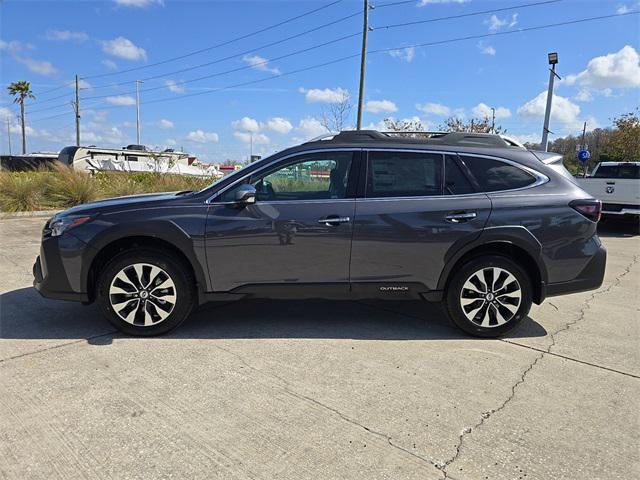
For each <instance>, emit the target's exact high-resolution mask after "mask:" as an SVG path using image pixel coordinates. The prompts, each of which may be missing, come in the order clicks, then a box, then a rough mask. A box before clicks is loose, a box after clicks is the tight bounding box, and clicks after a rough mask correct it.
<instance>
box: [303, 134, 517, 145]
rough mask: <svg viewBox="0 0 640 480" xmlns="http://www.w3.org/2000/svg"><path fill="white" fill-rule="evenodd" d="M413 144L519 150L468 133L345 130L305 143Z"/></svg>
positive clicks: (502, 141) (510, 142) (504, 139)
mask: <svg viewBox="0 0 640 480" xmlns="http://www.w3.org/2000/svg"><path fill="white" fill-rule="evenodd" d="M316 142H322V143H325V142H331V143H341V144H344V143H404V144H407V143H415V144H423V145H447V146H461V147H488V148H519V149H523V148H524V146H523V145H521V144H520V143H518V142H517V141H515V140H513V139H511V138H509V137H503V136H501V135H497V134H491V133H469V132H379V131H377V130H345V131H342V132H340V133H338V134H333V133H332V134H327V135H323V136H321V137H317V138H314V139H313V140H310V141H309V142H307V143H316Z"/></svg>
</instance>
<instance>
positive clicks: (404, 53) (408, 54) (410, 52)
mask: <svg viewBox="0 0 640 480" xmlns="http://www.w3.org/2000/svg"><path fill="white" fill-rule="evenodd" d="M389 55H391V56H392V57H393V58H399V59H400V60H403V61H405V62H407V63H411V62H412V61H413V58H414V57H415V56H416V49H415V47H405V48H399V49H397V50H391V51H390V52H389Z"/></svg>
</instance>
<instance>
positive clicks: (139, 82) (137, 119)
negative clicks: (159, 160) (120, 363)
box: [136, 80, 142, 145]
mask: <svg viewBox="0 0 640 480" xmlns="http://www.w3.org/2000/svg"><path fill="white" fill-rule="evenodd" d="M141 83H142V81H141V80H136V144H138V145H140V84H141Z"/></svg>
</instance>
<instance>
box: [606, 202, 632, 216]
mask: <svg viewBox="0 0 640 480" xmlns="http://www.w3.org/2000/svg"><path fill="white" fill-rule="evenodd" d="M602 214H603V215H640V205H625V204H623V203H603V204H602Z"/></svg>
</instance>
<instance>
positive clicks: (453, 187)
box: [444, 155, 475, 195]
mask: <svg viewBox="0 0 640 480" xmlns="http://www.w3.org/2000/svg"><path fill="white" fill-rule="evenodd" d="M474 192H475V188H473V185H472V184H471V182H470V181H469V179H468V178H467V176H466V175H465V174H464V172H463V171H462V168H460V165H458V162H457V160H456V158H455V157H454V156H453V155H447V156H446V159H445V163H444V194H445V195H465V194H467V193H474Z"/></svg>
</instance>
